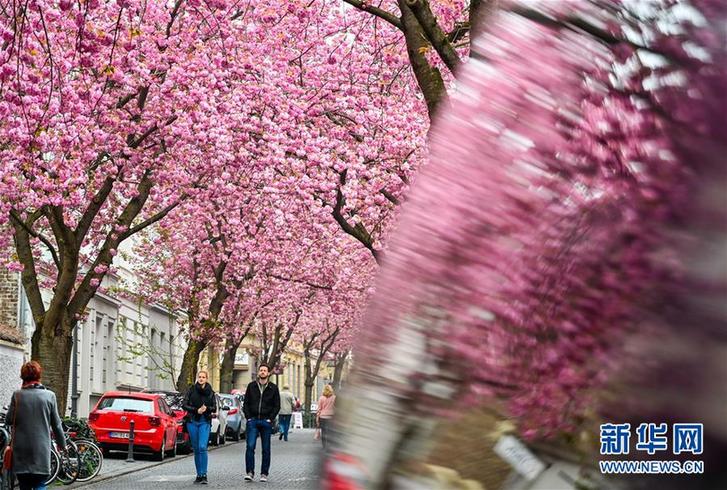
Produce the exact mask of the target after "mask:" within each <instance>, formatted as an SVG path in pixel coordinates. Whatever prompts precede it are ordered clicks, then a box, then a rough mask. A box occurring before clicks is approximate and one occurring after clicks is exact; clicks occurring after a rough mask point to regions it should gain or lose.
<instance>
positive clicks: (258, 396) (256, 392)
mask: <svg viewBox="0 0 727 490" xmlns="http://www.w3.org/2000/svg"><path fill="white" fill-rule="evenodd" d="M261 390H262V391H261ZM242 411H243V412H244V413H245V418H247V419H248V420H249V419H263V420H271V421H272V420H274V419H275V417H277V416H278V412H279V411H280V392H279V391H278V387H277V386H275V383H271V382H270V381H268V383H267V384H266V385H260V384H259V383H258V382H257V381H253V382H252V383H250V384H249V385H247V390H245V401H244V402H243V405H242Z"/></svg>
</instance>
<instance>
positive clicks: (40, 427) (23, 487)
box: [6, 361, 66, 490]
mask: <svg viewBox="0 0 727 490" xmlns="http://www.w3.org/2000/svg"><path fill="white" fill-rule="evenodd" d="M42 372H43V369H42V368H41V366H40V364H38V363H37V362H35V361H30V362H26V363H25V364H23V366H22V367H21V368H20V378H21V379H22V380H23V387H22V388H21V389H19V390H17V391H15V393H13V397H12V398H11V399H10V408H9V409H8V413H7V416H6V421H7V423H8V424H12V425H11V427H13V433H12V448H13V449H12V451H13V456H12V469H13V472H14V473H15V475H16V476H17V478H18V482H19V483H20V490H33V489H35V490H45V488H46V486H45V484H44V483H45V482H46V481H47V480H48V478H49V476H50V457H51V456H50V453H51V440H50V434H51V431H53V435H54V436H55V439H56V444H57V445H58V448H59V449H60V450H61V451H65V450H66V439H65V435H64V433H63V426H62V424H61V418H60V416H59V415H58V405H57V403H56V395H55V393H53V392H52V391H50V390H48V389H46V388H45V386H43V385H42V384H40V376H41V374H42Z"/></svg>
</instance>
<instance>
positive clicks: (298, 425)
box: [293, 412, 303, 429]
mask: <svg viewBox="0 0 727 490" xmlns="http://www.w3.org/2000/svg"><path fill="white" fill-rule="evenodd" d="M293 428H294V429H302V428H303V412H293Z"/></svg>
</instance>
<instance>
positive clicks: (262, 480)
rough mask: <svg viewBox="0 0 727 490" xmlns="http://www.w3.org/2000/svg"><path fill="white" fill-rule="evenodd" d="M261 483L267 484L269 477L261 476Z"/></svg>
mask: <svg viewBox="0 0 727 490" xmlns="http://www.w3.org/2000/svg"><path fill="white" fill-rule="evenodd" d="M260 481H261V482H266V481H268V475H260Z"/></svg>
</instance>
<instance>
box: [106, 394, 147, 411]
mask: <svg viewBox="0 0 727 490" xmlns="http://www.w3.org/2000/svg"><path fill="white" fill-rule="evenodd" d="M98 410H119V411H125V412H143V413H154V404H153V402H152V400H142V399H139V398H126V397H108V398H104V399H102V400H101V402H100V403H99V404H98Z"/></svg>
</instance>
